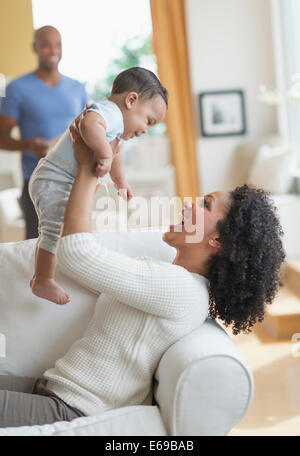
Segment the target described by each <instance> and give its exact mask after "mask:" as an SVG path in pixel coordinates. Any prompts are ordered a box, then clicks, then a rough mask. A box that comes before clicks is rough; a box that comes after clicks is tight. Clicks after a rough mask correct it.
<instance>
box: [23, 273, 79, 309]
mask: <svg viewBox="0 0 300 456" xmlns="http://www.w3.org/2000/svg"><path fill="white" fill-rule="evenodd" d="M31 289H32V293H33V294H35V295H36V296H39V297H40V298H44V299H48V301H52V302H55V304H66V303H67V302H69V301H70V298H69V296H68V294H67V293H66V292H65V291H64V290H63V289H62V288H61V287H60V286H58V285H57V283H56V282H55V280H54V279H37V278H36V277H33V278H32V280H31Z"/></svg>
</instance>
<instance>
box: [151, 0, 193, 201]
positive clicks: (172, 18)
mask: <svg viewBox="0 0 300 456" xmlns="http://www.w3.org/2000/svg"><path fill="white" fill-rule="evenodd" d="M150 6H151V15H152V25H153V46H154V52H155V54H156V58H157V65H158V74H159V77H160V80H161V82H162V84H163V85H164V86H165V87H166V88H167V90H168V92H169V109H168V113H167V116H166V124H167V130H168V134H169V137H170V141H171V150H172V161H173V164H174V166H175V169H176V186H177V196H179V197H181V198H182V199H183V198H184V197H185V196H186V197H188V196H189V197H193V198H195V197H196V196H199V194H200V188H199V182H198V166H197V157H196V135H195V128H194V118H193V110H192V100H191V89H190V75H189V61H188V46H187V37H186V26H185V13H184V0H150Z"/></svg>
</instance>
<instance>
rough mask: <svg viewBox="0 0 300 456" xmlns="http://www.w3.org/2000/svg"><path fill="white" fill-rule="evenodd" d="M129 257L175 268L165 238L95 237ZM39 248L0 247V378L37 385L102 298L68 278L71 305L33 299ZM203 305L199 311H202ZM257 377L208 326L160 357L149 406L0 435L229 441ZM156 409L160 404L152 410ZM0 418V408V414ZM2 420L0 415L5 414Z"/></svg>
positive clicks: (229, 343) (218, 331) (31, 243)
mask: <svg viewBox="0 0 300 456" xmlns="http://www.w3.org/2000/svg"><path fill="white" fill-rule="evenodd" d="M94 234H95V236H96V238H98V239H99V238H100V237H101V239H102V241H103V242H105V244H106V245H107V246H108V247H110V248H113V249H115V250H118V251H120V252H124V253H126V254H128V255H131V256H135V257H136V256H145V255H149V256H152V257H153V258H156V259H162V260H165V261H172V259H173V258H174V252H175V251H174V249H173V248H171V247H169V246H168V245H166V244H165V243H164V242H163V241H162V239H161V236H162V233H161V232H155V231H152V232H135V231H131V232H127V233H125V232H124V233H111V232H110V233H109V232H102V233H99V232H98V233H94ZM34 247H35V240H29V241H21V242H17V243H6V244H0V261H1V274H0V374H1V375H4V374H13V375H24V376H29V377H36V376H39V375H41V374H42V373H43V372H44V371H45V370H46V369H47V368H49V367H51V366H53V364H54V361H55V360H56V359H57V358H59V357H60V356H62V355H63V354H64V353H65V352H66V351H67V349H68V348H69V347H70V345H71V344H72V343H73V342H74V341H75V340H76V339H77V338H79V337H80V336H81V334H82V333H83V331H84V329H85V327H86V324H87V322H88V321H89V319H90V317H91V315H92V313H93V309H94V305H95V302H96V298H97V296H96V295H94V294H92V293H91V292H89V291H87V290H85V289H84V288H82V287H80V286H78V285H77V284H76V283H75V282H73V281H72V280H70V279H69V278H67V277H66V276H65V275H63V273H62V272H61V271H60V270H59V268H58V271H57V279H58V281H59V282H60V283H61V284H62V285H63V286H64V288H65V289H66V290H67V291H68V292H69V293H70V296H71V302H70V303H69V304H67V305H66V306H57V305H55V304H52V303H50V302H47V301H45V300H43V299H40V298H37V297H35V296H33V295H32V293H31V290H30V287H29V280H30V278H31V275H32V271H33V263H34ZM199 305H200V303H199ZM253 390H254V386H253V377H252V373H251V371H250V369H249V366H248V365H247V362H246V361H245V359H244V358H243V356H242V355H241V353H240V352H239V351H238V350H237V348H236V346H235V344H234V342H233V341H232V339H231V338H230V337H229V336H228V335H227V334H226V332H225V331H224V330H223V329H221V327H220V326H219V325H218V324H217V323H216V322H214V321H212V320H210V319H208V320H207V321H206V322H205V323H204V324H203V325H202V326H201V327H199V328H198V329H197V330H196V331H194V332H193V333H191V334H189V335H188V336H186V337H184V338H183V339H181V340H179V341H178V342H177V343H175V344H174V345H173V346H172V347H170V348H169V349H168V350H167V352H166V353H164V355H163V356H162V358H161V360H160V363H159V365H158V368H157V371H156V373H155V378H154V380H153V398H154V400H153V402H152V404H151V403H150V404H141V405H138V406H134V407H124V408H121V409H118V410H112V411H109V412H107V413H103V414H99V415H93V416H89V417H82V418H77V419H75V420H73V421H72V422H57V423H54V424H51V425H43V426H24V427H15V428H1V429H0V436H10V435H37V436H40V435H42V436H45V435H52V436H54V435H55V436H57V435H84V436H86V435H104V436H147V435H148V436H167V435H172V436H178V435H180V436H204V435H226V434H227V433H228V432H229V431H230V430H231V429H232V427H233V426H234V425H235V424H236V423H238V422H239V421H240V420H241V418H242V417H243V416H244V415H245V413H246V412H247V409H248V407H249V405H250V403H251V400H252V396H253ZM154 401H155V402H154ZM0 410H1V407H0ZM0 413H1V412H0Z"/></svg>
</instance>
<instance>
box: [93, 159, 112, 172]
mask: <svg viewBox="0 0 300 456" xmlns="http://www.w3.org/2000/svg"><path fill="white" fill-rule="evenodd" d="M112 161H113V159H112V157H111V158H96V160H95V171H94V175H95V176H97V177H103V176H105V174H107V173H109V171H110V169H111V164H112Z"/></svg>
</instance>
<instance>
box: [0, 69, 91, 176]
mask: <svg viewBox="0 0 300 456" xmlns="http://www.w3.org/2000/svg"><path fill="white" fill-rule="evenodd" d="M86 102H87V94H86V91H85V88H84V85H83V84H81V83H80V82H78V81H76V80H75V79H72V78H69V77H67V76H64V75H62V74H61V75H60V81H59V83H58V84H57V85H56V86H54V87H51V86H49V85H48V84H46V83H45V82H44V81H43V80H42V79H40V78H38V77H37V76H36V75H35V74H34V73H33V72H32V73H28V74H25V75H24V76H21V77H20V78H18V79H15V80H14V81H12V82H10V83H9V84H8V85H7V87H6V96H5V97H4V98H2V101H1V106H0V114H2V115H4V116H7V117H13V118H15V119H18V124H19V127H20V132H21V137H22V139H28V138H43V139H45V140H46V141H50V140H51V139H53V138H55V137H56V136H58V135H60V134H62V133H63V132H64V131H65V130H66V128H67V127H68V126H69V125H70V123H71V122H72V120H73V119H74V118H75V117H76V116H77V115H78V114H79V113H80V111H81V110H82V109H83V108H84V106H85V103H86ZM37 163H38V158H37V157H36V156H35V155H34V154H33V153H32V152H30V151H25V152H23V153H22V170H23V177H24V179H25V180H29V178H30V176H31V174H32V172H33V170H34V168H35V167H36V165H37Z"/></svg>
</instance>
